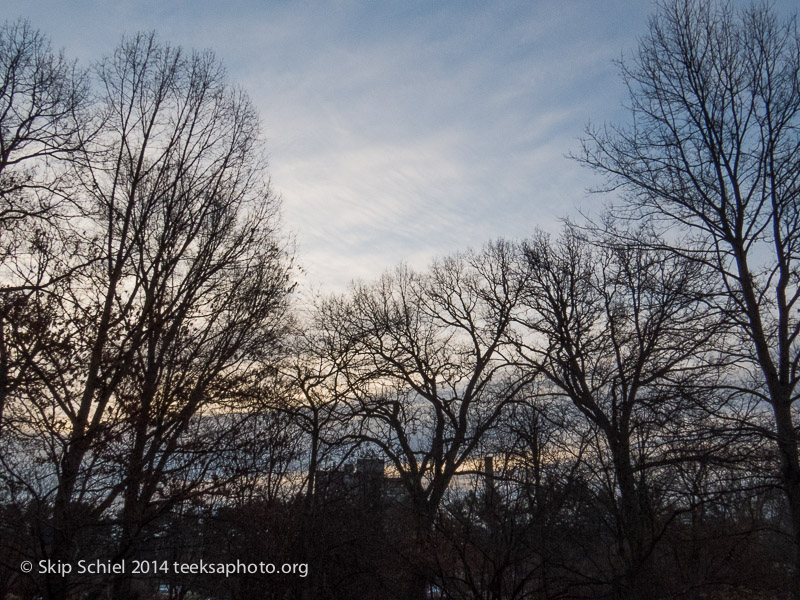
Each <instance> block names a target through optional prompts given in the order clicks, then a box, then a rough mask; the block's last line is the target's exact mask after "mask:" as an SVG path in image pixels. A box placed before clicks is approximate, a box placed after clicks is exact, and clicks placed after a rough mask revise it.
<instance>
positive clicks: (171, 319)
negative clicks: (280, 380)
mask: <svg viewBox="0 0 800 600" xmlns="http://www.w3.org/2000/svg"><path fill="white" fill-rule="evenodd" d="M94 73H95V76H96V77H95V82H96V84H97V85H98V87H99V89H98V96H99V98H100V100H99V106H98V110H97V112H96V114H95V118H94V121H93V122H92V123H91V124H90V125H85V129H84V130H83V131H82V132H78V133H76V136H77V137H79V138H80V137H81V135H82V133H83V132H87V131H96V135H93V136H92V139H91V140H88V141H89V143H88V144H87V145H86V146H85V148H84V154H83V155H82V156H81V157H80V158H81V160H75V161H74V162H73V163H72V165H71V167H72V169H71V172H70V175H71V177H72V181H73V185H72V187H71V189H70V190H69V196H68V199H69V201H70V203H71V205H72V206H74V207H76V209H77V210H78V211H79V212H78V214H77V215H76V217H75V218H73V219H72V220H71V221H69V222H66V221H64V222H61V223H59V227H58V228H57V232H58V234H59V236H60V238H61V239H63V240H66V241H67V242H66V243H65V246H62V247H61V248H62V250H61V252H62V253H64V252H63V248H64V247H68V248H69V250H70V252H69V253H64V254H66V256H65V257H64V258H63V260H64V261H65V262H67V263H69V264H70V265H72V266H73V267H74V268H72V269H71V270H68V271H67V273H68V276H65V277H61V278H58V279H57V281H54V282H52V283H51V284H50V285H48V286H39V287H38V288H36V290H35V293H36V295H37V297H36V305H37V306H39V307H41V308H40V313H41V314H42V319H41V323H40V325H39V327H40V329H41V330H42V331H41V337H49V338H51V339H53V340H57V341H58V342H59V343H58V344H57V345H56V344H44V345H42V344H40V345H39V346H38V348H39V349H38V352H37V353H36V354H35V355H34V354H33V353H32V352H28V355H27V356H28V360H29V362H30V363H31V371H32V372H33V373H34V374H35V376H34V377H32V378H31V381H30V382H27V383H26V386H25V388H24V389H21V390H20V397H19V402H18V406H20V407H21V409H22V410H26V411H28V413H30V415H32V418H33V420H30V419H29V420H28V422H27V425H24V426H25V427H26V428H28V430H29V431H28V432H29V433H30V432H36V433H37V434H39V435H41V436H42V437H43V438H47V441H46V442H43V446H45V447H46V449H45V450H43V452H44V453H45V454H46V455H48V456H49V460H50V461H51V462H50V464H52V465H54V473H53V477H54V479H53V480H54V481H55V482H56V486H55V489H54V493H53V497H52V507H53V512H52V520H51V527H52V549H51V550H50V552H49V557H50V558H53V559H54V560H62V561H69V560H71V559H72V558H74V556H73V554H74V553H75V552H76V551H78V550H79V549H78V548H77V546H76V543H75V542H76V535H77V529H78V528H79V518H78V517H79V515H81V514H86V507H87V506H89V507H90V508H89V516H88V517H87V518H89V519H92V518H94V519H96V518H97V517H98V516H99V515H101V514H103V512H104V511H107V510H108V509H109V508H110V507H112V505H113V503H114V500H115V498H117V497H118V496H119V495H121V497H122V514H121V519H122V521H121V538H120V540H119V542H120V551H121V552H124V549H125V548H126V547H127V546H129V545H130V543H131V541H132V539H133V538H134V537H135V536H136V534H137V531H138V530H140V529H141V527H142V525H143V523H145V522H146V521H147V519H148V518H149V517H148V515H150V514H151V513H152V510H153V509H155V508H158V507H162V508H163V507H164V506H167V505H168V503H165V502H164V499H165V496H164V491H165V489H166V487H165V485H164V482H165V479H168V478H171V485H172V488H173V490H175V489H176V485H175V484H176V482H177V481H179V480H180V481H182V482H183V483H182V485H183V489H182V491H181V490H180V489H179V492H180V493H178V494H177V496H174V497H173V498H172V499H173V500H175V501H177V500H179V499H180V498H181V497H183V496H182V494H183V495H185V493H187V492H188V491H190V490H191V489H192V488H193V487H194V488H196V487H197V485H198V482H199V480H202V478H203V473H204V470H205V471H207V470H208V468H209V465H210V462H211V459H210V458H209V457H210V456H211V453H209V452H205V451H204V449H203V448H198V447H197V444H198V443H199V441H200V438H199V437H196V438H194V439H192V436H193V435H197V436H199V435H200V432H205V433H203V439H205V440H206V443H207V448H206V449H208V448H217V449H219V448H218V447H217V446H215V445H214V444H213V443H212V440H214V439H219V436H220V435H221V432H220V431H219V428H216V430H215V431H212V433H209V429H208V428H207V427H206V428H205V429H204V428H203V427H202V426H200V425H199V424H198V423H199V422H198V420H197V419H196V417H198V416H200V415H202V414H203V413H204V412H208V411H211V410H212V407H213V409H214V410H215V411H216V412H217V414H218V413H219V412H222V411H224V410H229V411H231V410H232V411H236V410H242V408H241V402H242V400H243V399H244V398H245V397H246V396H247V395H248V394H249V390H251V389H254V385H255V381H254V377H253V374H254V373H255V366H257V365H261V364H263V363H264V362H268V360H269V357H270V355H271V354H272V353H273V352H274V349H275V347H276V340H277V338H278V337H279V336H280V335H281V331H282V330H283V328H284V326H285V324H286V320H285V314H286V313H285V308H286V297H287V294H288V292H289V290H290V288H291V283H290V280H289V277H290V275H289V273H290V266H291V262H290V259H289V255H288V251H287V248H286V246H285V244H284V243H283V242H282V241H281V238H280V236H279V232H278V216H277V209H278V199H277V197H276V196H275V195H274V194H273V193H272V191H271V189H270V187H269V182H268V179H267V177H266V174H265V173H266V171H265V167H266V162H265V158H264V153H263V148H262V145H261V138H260V131H259V120H258V118H257V116H256V113H255V111H254V109H253V107H252V105H251V104H250V102H249V100H248V98H247V96H246V95H245V94H244V93H243V92H242V91H241V90H238V89H236V88H234V87H232V86H231V85H230V84H229V83H228V81H227V78H226V75H225V71H224V69H223V67H222V66H221V64H220V63H219V61H218V60H217V59H216V58H215V57H214V55H213V54H212V53H210V52H200V53H186V52H184V51H182V50H181V49H179V48H173V47H170V46H168V45H166V44H162V43H161V42H159V41H158V40H157V39H156V37H155V36H154V35H153V34H149V35H138V36H135V37H133V38H130V39H126V40H124V41H123V43H122V44H121V45H120V46H119V48H118V49H117V50H116V52H115V53H114V54H113V55H112V56H110V57H109V58H107V59H106V60H104V61H102V62H100V63H99V64H98V66H97V68H96V70H95V71H94ZM18 112H20V113H21V111H18ZM4 131H5V128H4ZM57 133H59V135H62V132H61V130H58V131H57ZM54 135H55V134H54ZM64 135H66V134H64ZM48 144H50V142H49V141H45V142H42V143H41V144H39V146H41V147H42V148H43V149H42V150H40V151H41V152H56V151H60V150H58V149H52V148H51V147H50V145H48ZM53 144H55V142H53ZM39 146H31V148H32V149H31V150H30V151H31V152H34V151H36V149H37V148H38V147H39ZM67 244H68V245H67ZM50 251H51V252H54V251H55V250H54V248H53V249H51V250H50ZM237 406H238V407H239V408H236V407H237ZM235 421H236V420H230V421H229V422H231V423H233V422H235ZM223 422H225V421H223V420H220V423H223ZM212 429H213V428H212ZM215 435H216V436H217V437H216V438H215ZM194 459H197V461H194ZM193 461H194V462H193ZM190 463H191V465H190ZM115 465H116V466H115ZM181 469H182V470H183V471H182V474H180V476H177V471H180V470H181ZM189 473H194V475H193V476H189V475H188V474H189ZM198 478H199V479H198ZM187 486H188V487H187ZM178 488H180V486H178ZM154 497H157V498H158V502H156V503H154V502H153V499H154ZM90 500H91V502H90ZM87 503H88V504H87ZM69 583H70V582H69V580H68V578H61V577H51V578H48V580H47V590H46V591H47V594H48V597H50V598H65V597H66V595H67V594H68V587H69ZM117 591H118V594H117V595H118V597H128V596H129V595H130V590H129V589H124V590H123V589H119V590H117Z"/></svg>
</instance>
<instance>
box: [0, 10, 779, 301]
mask: <svg viewBox="0 0 800 600" xmlns="http://www.w3.org/2000/svg"><path fill="white" fill-rule="evenodd" d="M737 4H742V3H741V2H737ZM775 5H776V8H778V9H779V10H780V11H782V12H787V13H788V12H789V10H791V9H793V8H794V3H793V2H790V1H783V0H782V1H778V2H775ZM654 9H655V2H653V1H650V0H642V1H636V0H628V1H620V0H602V1H601V0H559V1H551V0H528V1H526V2H522V1H507V2H478V1H470V0H462V1H459V2H455V1H452V2H444V1H433V0H425V1H422V0H395V1H392V2H389V1H382V0H381V1H367V0H362V1H360V2H356V1H354V0H340V1H337V2H317V1H314V0H310V1H305V2H288V1H280V2H278V1H264V0H261V1H257V0H229V1H227V2H215V1H212V0H195V1H193V2H189V1H182V0H181V1H178V0H158V1H153V0H146V1H145V0H141V1H140V0H128V1H127V2H110V1H108V0H104V1H100V0H94V1H92V0H69V1H64V0H58V1H55V0H46V1H39V0H26V1H25V2H19V1H18V0H14V1H13V2H12V1H9V0H0V14H2V15H3V17H4V18H5V19H8V20H14V19H17V18H26V19H28V20H29V21H30V22H31V24H32V25H33V26H34V27H36V28H38V29H40V30H41V31H42V32H43V33H44V34H45V35H47V36H48V37H49V38H50V39H51V41H52V44H53V46H54V47H56V48H58V49H63V50H64V51H65V53H66V54H67V55H68V56H70V57H73V58H76V59H77V60H78V61H79V63H80V64H81V65H83V66H89V65H91V64H92V62H93V61H95V60H97V59H99V58H101V57H102V56H104V55H107V54H109V53H111V52H112V51H113V49H114V47H115V46H116V45H117V44H118V43H119V41H120V40H121V38H122V36H123V35H125V34H134V33H136V32H138V31H151V30H155V31H156V32H157V34H158V35H159V37H160V38H161V39H162V40H163V41H167V42H169V43H171V44H174V45H180V46H183V47H184V48H187V49H206V48H209V49H211V50H213V51H214V52H215V53H216V54H217V56H218V57H219V58H220V59H221V60H222V62H223V63H224V64H225V66H226V67H227V70H228V73H229V76H230V79H231V81H232V82H233V83H235V84H237V85H240V86H242V87H243V88H244V89H245V90H246V91H247V92H248V94H249V95H250V97H251V99H252V101H253V103H254V105H255V107H256V109H257V110H258V112H259V114H260V116H261V120H262V126H263V131H264V135H265V137H266V140H267V149H268V152H269V161H270V167H269V170H270V177H271V180H272V185H273V187H274V189H275V190H276V191H277V192H278V193H279V194H280V195H281V197H282V206H283V220H284V227H285V230H286V231H287V232H288V233H290V234H291V235H293V236H294V238H295V239H296V242H297V261H298V264H299V265H300V266H301V267H302V269H303V274H302V275H301V276H300V277H301V281H300V282H301V286H302V287H303V289H305V290H307V291H312V292H317V291H319V292H323V293H324V292H330V291H342V290H344V289H346V287H347V285H348V283H349V282H350V281H351V280H352V279H363V280H370V279H374V278H376V277H378V276H379V275H380V274H381V273H382V272H383V271H385V270H387V269H389V268H392V267H393V266H395V265H397V264H399V263H401V262H405V263H408V264H409V265H410V266H412V267H415V268H424V267H425V266H426V264H428V263H429V262H430V261H431V260H432V259H433V258H435V257H437V256H444V255H449V254H453V253H455V252H458V251H461V250H465V249H467V248H470V247H471V248H480V247H481V246H483V245H484V244H485V243H486V242H488V241H489V240H492V239H496V238H498V237H504V238H511V239H520V238H524V237H527V236H529V235H531V234H532V233H533V231H534V230H535V229H536V228H537V227H538V228H540V229H544V230H546V231H551V232H557V230H558V229H559V227H560V219H562V218H564V217H572V218H576V217H578V216H579V211H580V212H583V213H587V214H597V213H598V212H600V211H601V210H602V206H603V205H604V203H605V202H608V201H609V200H610V198H608V197H604V196H600V195H597V194H588V193H587V189H589V188H591V187H593V186H597V185H599V184H600V183H601V182H600V181H599V180H598V179H597V175H596V174H594V173H592V172H591V171H589V170H587V169H585V168H583V167H581V166H580V165H579V164H577V163H576V162H575V161H574V160H571V159H569V158H568V156H567V155H568V154H569V153H570V152H577V150H578V148H579V138H580V137H581V135H582V133H583V131H584V130H585V128H586V126H587V124H588V123H590V122H591V123H595V124H598V125H602V124H603V123H606V122H609V123H611V122H621V121H624V119H625V118H626V113H625V109H624V102H625V89H624V86H623V84H622V81H621V79H620V78H619V76H618V71H617V67H616V65H615V63H614V61H615V60H618V59H620V58H622V57H625V56H630V55H631V54H632V53H633V52H634V51H635V49H636V46H637V40H638V38H639V37H640V36H642V35H644V34H645V33H646V30H647V21H648V16H649V15H650V14H651V13H652V12H653V11H654Z"/></svg>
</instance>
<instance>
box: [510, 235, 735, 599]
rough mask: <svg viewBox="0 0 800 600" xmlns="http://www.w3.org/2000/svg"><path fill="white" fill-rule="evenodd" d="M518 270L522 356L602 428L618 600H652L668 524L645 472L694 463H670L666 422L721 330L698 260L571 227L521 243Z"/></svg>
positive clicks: (687, 393)
mask: <svg viewBox="0 0 800 600" xmlns="http://www.w3.org/2000/svg"><path fill="white" fill-rule="evenodd" d="M521 268H522V269H524V270H525V271H526V272H527V278H528V279H529V284H528V286H527V288H526V295H525V297H524V302H523V304H524V306H525V307H526V308H527V309H528V310H527V311H526V312H525V313H524V314H523V315H522V316H521V317H520V319H519V322H520V325H521V326H522V327H523V328H524V330H526V331H527V334H526V335H524V336H523V337H522V338H521V339H520V342H519V345H518V347H519V351H520V356H521V359H522V360H523V361H524V363H526V364H527V365H529V368H530V369H532V370H533V371H535V372H537V373H541V374H543V375H544V376H545V377H546V379H547V380H548V381H549V383H550V385H551V390H550V391H551V393H552V394H553V395H554V396H555V397H558V396H561V397H564V398H567V399H568V400H569V401H571V402H572V403H573V404H574V405H575V407H577V409H578V410H579V411H580V412H581V413H582V414H583V415H584V417H585V418H586V419H587V420H588V421H589V422H590V423H591V424H592V425H593V426H594V427H596V428H597V431H598V432H599V442H600V447H599V448H598V455H599V457H600V459H601V464H604V463H606V461H608V463H607V468H606V469H604V471H605V472H606V473H607V475H608V481H607V489H608V494H607V498H608V499H609V501H610V503H611V506H610V509H611V512H612V514H613V515H614V523H615V525H614V527H615V529H616V535H615V536H614V537H615V539H616V542H617V545H618V547H617V556H618V557H619V560H621V561H622V574H621V576H620V577H619V579H617V580H614V581H613V583H614V585H615V587H617V594H618V595H620V597H631V598H641V597H646V596H647V595H648V592H647V585H648V582H647V575H646V572H647V568H648V564H647V563H648V559H649V557H650V556H651V555H652V551H653V547H654V544H655V543H656V542H657V540H658V538H659V537H660V531H661V528H662V527H663V523H660V522H658V521H657V519H656V518H655V517H654V511H653V506H654V504H657V503H656V502H654V500H653V497H652V496H653V489H652V488H653V487H654V486H653V483H654V482H653V480H652V476H649V473H650V471H649V469H650V468H651V467H652V466H653V465H654V464H659V463H662V462H663V461H665V460H667V461H678V460H681V458H683V460H685V459H686V458H685V457H681V456H666V455H665V454H666V453H665V452H664V447H665V443H664V439H663V436H665V435H666V432H665V430H664V429H663V428H662V427H660V426H659V425H658V424H668V423H670V422H673V421H675V420H676V419H677V418H679V416H680V415H681V413H682V411H683V410H685V408H686V406H687V399H688V398H691V390H692V386H693V385H695V384H696V383H697V382H698V381H699V380H701V379H702V376H703V374H704V372H705V370H706V369H707V368H708V365H709V352H708V344H709V341H710V340H711V339H713V338H714V337H715V336H717V335H720V332H721V327H720V326H719V322H718V321H717V322H715V321H714V320H713V319H712V318H710V317H709V310H708V309H707V308H706V307H705V306H704V303H703V302H702V301H703V298H704V295H705V294H708V293H709V292H710V291H713V290H709V289H708V288H707V286H706V285H705V283H706V282H705V280H704V277H703V273H704V271H703V269H702V268H701V267H700V266H699V265H697V264H696V263H693V262H689V261H686V260H682V259H680V258H679V257H675V256H674V255H670V254H668V253H666V252H657V251H654V250H648V249H647V248H646V244H641V245H639V246H638V247H637V246H620V245H610V246H605V245H601V244H598V243H590V242H588V241H586V240H584V239H582V238H581V236H580V235H579V233H578V232H576V230H575V229H574V228H570V227H567V228H566V229H565V231H564V234H563V235H562V237H561V238H560V239H559V240H558V241H556V242H551V241H550V240H549V239H548V238H547V236H545V235H544V234H539V235H538V236H536V237H534V238H533V239H532V240H530V241H529V242H527V243H526V244H524V245H523V265H522V267H521ZM685 425H686V423H684V426H685ZM686 438H687V436H686V435H685V434H684V437H683V440H684V447H683V449H682V453H684V454H685V453H688V452H690V448H691V445H690V444H689V443H688V442H687V439H686ZM609 569H610V570H611V571H612V572H613V570H614V569H615V565H614V564H613V561H612V562H611V564H609Z"/></svg>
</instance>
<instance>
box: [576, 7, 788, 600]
mask: <svg viewBox="0 0 800 600" xmlns="http://www.w3.org/2000/svg"><path fill="white" fill-rule="evenodd" d="M621 71H622V74H623V76H624V78H625V81H626V83H627V86H628V90H629V94H630V110H631V116H632V124H631V125H630V126H628V127H624V128H615V129H611V130H609V129H602V130H590V131H589V136H588V138H587V139H586V140H585V143H584V148H583V153H582V154H581V155H580V157H579V158H580V160H582V161H583V162H584V163H586V164H588V165H589V166H591V167H594V168H595V169H597V170H598V171H600V172H601V173H603V174H605V175H606V176H608V178H609V181H610V183H611V187H612V188H616V187H621V188H622V189H623V190H624V191H625V192H626V198H627V201H628V202H627V204H625V205H624V207H625V208H627V209H629V210H628V212H627V213H626V214H625V215H624V216H628V217H633V218H637V219H638V218H646V219H649V220H650V221H651V222H652V223H654V224H657V225H658V226H662V227H663V228H665V229H673V231H675V230H676V229H678V230H681V231H684V232H686V233H688V234H689V235H690V236H691V237H692V238H693V240H694V241H695V242H697V243H700V244H701V245H702V249H701V251H689V250H686V249H684V248H682V247H681V245H680V244H678V243H676V244H672V245H671V249H672V250H674V251H677V252H679V253H683V254H686V255H689V256H691V258H693V259H695V260H697V261H701V262H703V263H705V264H707V265H709V266H710V267H711V268H712V271H713V273H715V275H716V277H717V278H718V280H719V281H720V282H721V283H722V284H723V285H724V287H725V290H726V301H725V303H723V304H722V306H721V309H722V310H724V311H725V313H726V316H727V319H728V320H729V321H730V322H731V323H732V324H734V325H735V326H736V327H737V329H738V336H739V338H740V339H741V341H742V345H740V344H738V343H736V342H735V341H734V340H732V339H731V338H728V339H726V341H725V344H727V345H728V347H729V348H732V350H731V353H732V355H734V356H736V357H737V358H738V359H740V360H741V363H742V366H743V368H750V367H749V366H750V365H752V367H753V368H754V369H755V370H756V371H757V372H760V374H761V375H760V377H758V379H757V381H756V382H755V384H754V385H753V386H752V388H751V391H752V393H753V394H756V395H758V396H759V397H760V398H761V399H762V400H763V401H764V402H766V403H768V404H769V405H770V406H771V409H772V413H773V417H774V439H775V442H776V445H777V448H778V455H779V469H778V470H779V472H780V476H779V478H780V482H781V485H782V486H783V488H784V490H785V493H786V498H787V501H788V508H789V514H790V515H791V528H792V535H793V536H794V539H795V541H796V544H797V547H798V549H797V551H796V553H795V554H796V555H795V558H794V570H795V573H796V576H797V578H798V579H797V583H796V584H795V586H794V587H795V594H796V597H800V459H799V458H798V437H797V426H796V424H795V423H794V416H793V411H792V407H793V405H794V403H795V401H796V400H797V382H798V377H799V376H800V372H798V367H799V366H800V346H799V345H798V333H799V332H800V319H798V311H797V308H798V306H797V303H798V298H799V297H800V285H799V284H800V270H798V252H800V228H799V224H800V220H799V219H798V215H799V214H800V213H798V207H799V206H800V201H799V200H800V35H798V31H797V25H796V20H795V19H789V20H785V21H782V20H781V19H779V17H778V16H777V15H776V13H775V11H773V10H772V9H770V8H769V7H767V6H766V5H764V4H758V5H755V6H753V7H751V8H749V9H747V10H743V11H741V12H739V13H735V12H734V10H733V9H732V7H731V6H730V5H728V4H723V3H706V2H699V1H695V0H674V1H670V2H666V3H664V4H663V5H662V6H661V7H660V10H659V12H658V14H657V15H656V16H655V17H654V18H653V19H652V21H651V23H650V31H649V34H648V35H647V36H646V37H644V38H643V40H642V42H641V44H640V47H639V51H638V53H637V54H636V55H635V56H634V57H633V60H632V61H631V62H630V63H623V64H622V65H621ZM622 212H624V210H623V211H622ZM672 239H675V236H674V235H673V236H672ZM748 363H749V364H748Z"/></svg>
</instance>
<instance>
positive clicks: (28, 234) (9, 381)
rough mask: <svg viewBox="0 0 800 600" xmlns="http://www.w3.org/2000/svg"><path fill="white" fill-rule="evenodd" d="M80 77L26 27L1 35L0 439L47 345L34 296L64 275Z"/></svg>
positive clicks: (82, 103)
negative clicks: (64, 226) (62, 239)
mask: <svg viewBox="0 0 800 600" xmlns="http://www.w3.org/2000/svg"><path fill="white" fill-rule="evenodd" d="M87 109H88V87H87V79H86V76H85V74H84V73H83V72H81V71H80V70H78V69H77V68H76V67H75V64H74V63H72V62H70V61H68V60H67V59H66V58H65V57H64V56H63V55H62V54H57V53H54V52H53V51H52V50H51V48H50V43H49V41H48V40H47V38H46V37H45V36H44V35H42V34H41V33H40V32H39V31H37V30H35V29H33V28H32V27H31V26H30V24H29V23H27V22H26V21H16V22H13V23H8V22H6V23H5V24H4V25H3V26H2V27H0V434H2V427H3V419H4V414H5V408H6V401H7V399H8V397H9V396H10V395H11V394H12V393H13V392H14V390H15V388H18V387H20V386H23V385H24V383H25V380H26V379H27V378H28V377H29V376H30V375H31V369H30V367H31V360H32V359H33V357H34V356H36V355H37V354H39V353H40V352H41V351H42V349H43V345H44V343H45V342H46V340H45V339H43V338H42V336H41V333H42V330H43V328H44V326H45V325H44V324H45V323H46V322H47V321H48V318H49V317H48V310H49V309H48V307H46V306H41V305H37V304H36V302H35V300H34V299H33V298H32V290H35V289H36V288H38V287H41V286H43V285H47V284H52V282H53V281H54V280H57V279H58V277H59V276H62V275H63V274H64V273H63V271H62V269H61V267H63V266H64V263H63V261H60V260H59V259H58V256H57V253H54V252H53V251H52V250H53V248H54V247H58V248H59V250H61V249H63V246H61V244H60V243H58V242H57V241H55V240H54V239H53V238H56V239H57V238H58V235H57V233H56V231H55V227H56V225H57V224H56V221H57V219H58V217H63V216H64V215H65V214H67V213H69V214H74V211H71V210H69V209H65V207H64V205H65V204H67V203H66V202H65V193H66V184H65V175H66V173H68V171H69V163H70V161H72V160H76V159H77V156H78V154H79V153H80V151H81V149H82V148H83V143H84V138H85V137H86V136H89V135H90V129H89V128H87V127H86V123H87V120H88V114H89V113H88V110H87Z"/></svg>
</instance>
